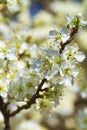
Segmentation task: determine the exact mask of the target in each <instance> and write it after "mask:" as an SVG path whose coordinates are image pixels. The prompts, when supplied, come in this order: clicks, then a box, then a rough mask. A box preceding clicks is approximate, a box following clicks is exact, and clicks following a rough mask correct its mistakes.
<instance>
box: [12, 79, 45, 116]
mask: <svg viewBox="0 0 87 130" xmlns="http://www.w3.org/2000/svg"><path fill="white" fill-rule="evenodd" d="M45 82H47V79H45V78H44V79H43V80H42V81H41V83H40V84H39V85H38V89H37V92H36V94H34V95H33V96H32V98H31V99H30V100H29V101H28V102H27V104H25V105H23V106H21V107H18V108H17V110H15V111H13V112H12V113H10V117H12V116H15V115H16V114H17V113H19V112H20V111H21V110H23V109H28V108H30V107H31V105H32V104H34V103H35V101H36V99H37V98H39V97H40V95H39V92H40V91H43V89H42V86H43V84H44V83H45Z"/></svg>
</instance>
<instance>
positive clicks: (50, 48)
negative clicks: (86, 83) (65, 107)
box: [0, 14, 87, 110]
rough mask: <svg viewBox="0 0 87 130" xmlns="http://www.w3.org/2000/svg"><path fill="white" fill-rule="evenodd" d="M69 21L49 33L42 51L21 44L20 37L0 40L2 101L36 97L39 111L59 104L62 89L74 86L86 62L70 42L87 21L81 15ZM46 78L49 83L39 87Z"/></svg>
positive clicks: (25, 42) (27, 44)
mask: <svg viewBox="0 0 87 130" xmlns="http://www.w3.org/2000/svg"><path fill="white" fill-rule="evenodd" d="M67 20H68V25H67V26H65V27H64V28H63V29H62V30H60V31H58V30H51V31H50V32H49V39H48V41H47V43H46V45H45V47H43V48H40V49H38V47H37V46H36V45H29V43H28V42H27V41H22V39H21V38H22V37H21V36H18V37H17V36H14V38H13V39H14V41H15V42H14V43H13V42H12V43H11V40H9V39H8V40H7V41H3V40H1V41H0V95H1V96H2V97H3V98H7V100H8V99H9V98H12V99H15V100H16V101H31V99H32V96H33V98H36V99H35V100H33V101H34V103H35V102H36V109H40V108H43V109H45V110H47V109H50V108H51V107H52V106H54V105H57V104H58V103H59V99H60V98H61V97H62V95H63V88H64V87H65V86H67V85H73V84H74V82H75V80H76V79H77V76H78V74H79V70H78V68H77V65H78V64H79V63H80V62H82V61H83V60H84V59H85V55H84V54H83V53H82V52H81V51H79V47H78V45H77V43H71V44H70V42H71V40H72V38H73V36H74V34H75V33H76V32H77V31H78V29H79V28H81V26H83V24H84V25H85V24H86V23H87V22H85V21H83V20H81V14H78V15H76V16H74V17H71V16H69V15H67ZM6 35H7V34H6ZM43 79H46V82H44V84H43V85H42V86H40V84H41V82H42V81H44V80H43ZM39 87H41V88H39ZM39 90H40V91H39ZM38 91H39V92H38ZM35 94H36V95H35ZM34 103H32V104H34Z"/></svg>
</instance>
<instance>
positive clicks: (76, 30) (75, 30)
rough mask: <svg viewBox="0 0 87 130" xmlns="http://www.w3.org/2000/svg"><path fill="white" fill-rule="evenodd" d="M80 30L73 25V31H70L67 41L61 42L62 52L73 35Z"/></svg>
mask: <svg viewBox="0 0 87 130" xmlns="http://www.w3.org/2000/svg"><path fill="white" fill-rule="evenodd" d="M77 32H78V28H77V27H75V28H74V27H73V28H72V29H71V33H70V38H69V39H68V40H67V41H66V42H65V43H62V44H61V48H60V54H61V53H62V52H63V50H64V48H65V46H66V45H68V44H70V42H71V41H72V40H73V36H74V35H75V34H76V33H77Z"/></svg>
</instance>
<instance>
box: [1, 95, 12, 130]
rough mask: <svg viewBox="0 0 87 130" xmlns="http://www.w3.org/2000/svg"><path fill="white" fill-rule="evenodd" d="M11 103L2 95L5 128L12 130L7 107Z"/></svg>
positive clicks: (5, 129)
mask: <svg viewBox="0 0 87 130" xmlns="http://www.w3.org/2000/svg"><path fill="white" fill-rule="evenodd" d="M8 105H9V103H5V102H4V100H3V98H2V96H0V111H1V113H2V115H3V117H4V125H5V127H4V130H10V116H9V111H8V109H7V107H8Z"/></svg>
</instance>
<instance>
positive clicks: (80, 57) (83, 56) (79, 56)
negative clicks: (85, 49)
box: [75, 52, 85, 62]
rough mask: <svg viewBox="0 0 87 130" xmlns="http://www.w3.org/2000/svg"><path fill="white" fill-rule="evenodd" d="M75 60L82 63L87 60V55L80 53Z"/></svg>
mask: <svg viewBox="0 0 87 130" xmlns="http://www.w3.org/2000/svg"><path fill="white" fill-rule="evenodd" d="M75 58H76V60H77V61H78V62H82V61H83V60H84V59H85V55H84V54H83V53H82V52H78V54H77V55H76V56H75Z"/></svg>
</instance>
